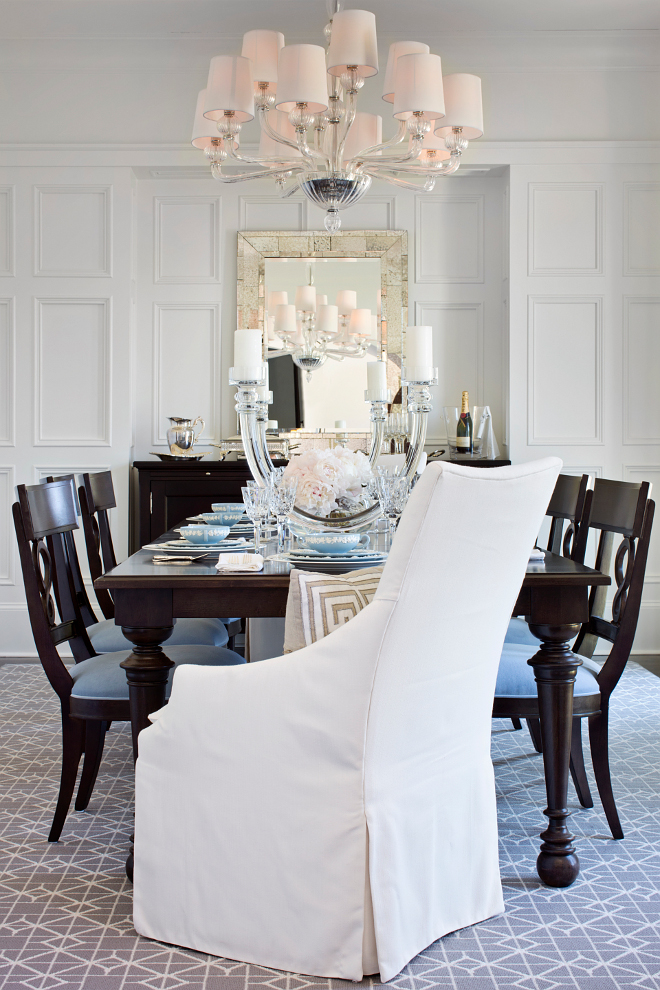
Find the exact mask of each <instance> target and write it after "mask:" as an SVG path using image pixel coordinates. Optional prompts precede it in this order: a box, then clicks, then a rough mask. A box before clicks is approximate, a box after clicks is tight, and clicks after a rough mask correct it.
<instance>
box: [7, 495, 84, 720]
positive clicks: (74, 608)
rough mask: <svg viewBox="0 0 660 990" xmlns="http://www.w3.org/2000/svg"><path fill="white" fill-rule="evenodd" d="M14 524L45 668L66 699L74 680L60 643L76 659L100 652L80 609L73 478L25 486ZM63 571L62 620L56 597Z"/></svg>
mask: <svg viewBox="0 0 660 990" xmlns="http://www.w3.org/2000/svg"><path fill="white" fill-rule="evenodd" d="M16 491H17V494H18V502H15V503H14V505H13V509H12V512H13V517H14V527H15V529H16V539H17V540H18V550H19V556H20V561H21V570H22V572H23V581H24V584H25V595H26V598H27V606H28V615H29V617H30V625H31V627H32V634H33V636H34V641H35V645H36V647H37V652H38V654H39V659H40V660H41V663H42V666H43V668H44V671H45V673H46V676H47V677H48V680H49V681H50V683H51V686H52V687H53V689H54V690H55V691H56V693H57V694H58V695H59V697H60V699H61V700H62V703H63V704H65V702H68V698H69V695H70V694H71V688H72V685H73V681H72V678H71V675H70V674H69V672H68V670H67V669H66V667H65V665H64V664H63V662H62V660H61V658H60V655H59V653H58V652H57V646H59V645H60V644H61V643H67V642H68V643H69V645H70V647H71V652H72V653H73V656H74V659H75V661H76V663H79V662H80V661H81V660H87V659H88V658H89V657H92V656H95V655H96V654H95V651H94V649H93V647H92V644H91V643H90V641H89V637H88V636H87V633H86V631H85V625H84V623H83V621H82V618H81V615H80V610H79V608H78V605H77V602H76V599H75V591H74V585H73V577H72V574H71V568H70V566H69V558H68V553H67V543H66V540H65V536H66V534H67V533H71V532H72V531H73V530H75V529H77V528H78V519H77V516H76V507H75V502H74V499H73V492H72V488H71V483H70V481H55V482H51V483H47V484H42V485H31V486H26V485H19V486H18V487H17V489H16ZM55 574H57V586H58V599H59V612H60V620H61V621H60V622H59V623H58V622H57V617H56V611H55V602H54V600H53V592H54V586H53V581H54V576H55Z"/></svg>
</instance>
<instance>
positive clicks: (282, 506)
mask: <svg viewBox="0 0 660 990" xmlns="http://www.w3.org/2000/svg"><path fill="white" fill-rule="evenodd" d="M297 490H298V479H297V478H287V477H280V478H279V480H276V481H275V483H274V484H273V486H272V488H271V494H270V506H271V509H272V511H273V512H274V513H275V518H276V519H277V552H278V553H282V551H283V550H284V538H285V532H284V530H285V524H286V517H287V516H288V515H289V513H290V512H291V511H292V510H293V506H294V504H295V501H296V492H297Z"/></svg>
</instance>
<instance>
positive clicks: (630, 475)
mask: <svg viewBox="0 0 660 990" xmlns="http://www.w3.org/2000/svg"><path fill="white" fill-rule="evenodd" d="M623 480H624V481H634V482H635V483H636V484H639V482H640V481H649V482H651V484H652V485H653V493H652V495H653V496H655V497H656V501H657V492H658V490H659V489H660V464H624V465H623ZM649 586H654V588H653V591H652V592H651V594H650V595H649V594H647V593H646V592H647V588H649ZM651 596H652V597H653V600H652V601H650V599H651ZM644 598H645V600H646V604H647V605H649V604H654V605H660V535H659V534H658V531H657V529H655V528H654V530H653V532H652V533H651V543H650V546H649V558H648V561H647V565H646V574H645V575H644Z"/></svg>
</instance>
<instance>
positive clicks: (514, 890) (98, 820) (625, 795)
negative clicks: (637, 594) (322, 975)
mask: <svg viewBox="0 0 660 990" xmlns="http://www.w3.org/2000/svg"><path fill="white" fill-rule="evenodd" d="M0 710H1V711H2V723H1V730H0V732H1V738H0V748H1V749H2V763H1V768H0V786H1V788H2V792H1V796H0V811H1V816H0V835H1V837H2V842H1V844H0V859H1V866H0V911H1V920H0V987H3V988H7V990H9V988H16V990H18V988H22V990H129V988H150V990H177V988H180V987H181V988H189V987H190V988H195V990H198V988H199V990H202V988H203V990H257V988H261V987H271V988H273V990H305V988H308V987H309V988H314V990H316V988H319V990H320V988H325V990H339V988H340V987H348V986H354V984H350V983H345V982H344V981H342V980H327V979H315V978H309V977H300V976H296V975H292V974H283V973H281V972H278V971H275V970H270V969H266V968H263V967H258V966H252V965H246V964H243V963H237V962H232V961H231V960H225V959H218V958H215V957H210V956H205V955H202V954H200V953H196V952H192V951H188V950H183V949H178V948H173V947H172V946H165V945H161V944H160V943H156V942H150V941H148V940H147V939H143V938H140V937H139V936H138V935H137V934H136V933H135V931H134V929H133V926H132V922H131V888H130V885H129V884H128V882H127V881H126V879H125V876H124V860H125V856H126V849H127V840H128V836H129V834H130V832H131V826H132V761H131V747H130V737H129V733H128V729H127V727H126V726H121V725H113V726H112V729H111V730H110V733H109V735H108V742H107V745H106V751H105V754H104V759H103V763H102V766H101V772H100V775H99V780H98V783H97V786H96V789H95V793H94V795H93V798H92V801H91V803H90V808H89V810H88V811H87V812H71V814H70V816H69V818H68V820H67V824H66V826H65V830H64V833H63V837H62V840H61V841H60V842H59V843H57V844H54V845H49V844H48V843H47V842H46V841H45V836H46V834H47V832H48V827H49V824H50V819H51V816H52V810H53V808H54V804H55V798H56V795H57V784H58V778H59V712H58V702H57V699H56V698H55V696H54V695H53V693H52V691H51V689H50V687H49V686H48V684H47V682H46V680H45V677H44V675H43V672H42V671H41V668H40V667H38V666H36V665H32V664H8V665H6V666H3V667H2V668H0ZM611 731H612V745H611V751H612V757H613V759H612V764H613V778H614V782H615V793H616V798H617V803H618V807H619V812H620V815H621V820H622V824H623V829H624V832H625V836H626V837H625V839H624V840H623V841H622V842H614V841H613V840H612V838H611V837H610V835H609V832H608V830H607V823H606V821H605V817H604V815H603V813H602V809H601V807H600V803H599V801H598V798H597V795H596V796H595V807H594V809H593V810H592V811H585V810H583V809H580V807H579V805H578V804H577V800H576V798H575V793H574V791H573V789H572V787H571V789H570V791H569V803H570V806H571V810H572V811H573V812H574V814H573V817H572V818H571V827H572V829H573V831H574V833H575V834H576V837H577V842H578V851H579V855H580V861H581V864H582V873H581V876H580V878H579V880H578V881H577V882H576V883H575V884H574V885H573V886H572V887H570V888H568V889H567V890H551V889H550V888H546V887H544V886H543V885H542V884H541V883H540V882H539V881H538V878H537V877H536V872H535V860H536V855H537V851H538V833H539V831H540V830H541V827H542V824H543V819H542V815H541V814H540V809H542V808H543V806H544V788H543V767H542V762H541V758H540V757H539V756H538V755H536V754H535V753H534V752H533V748H532V745H531V741H530V738H529V735H528V733H527V731H526V729H524V730H523V731H522V732H515V731H513V730H512V728H511V723H510V722H507V721H497V722H494V723H493V760H494V763H495V772H496V780H497V791H498V808H499V823H500V847H501V870H502V878H503V884H504V892H505V899H506V908H507V910H506V913H505V914H504V915H502V916H501V917H498V918H493V919H491V920H490V921H487V922H485V923H483V924H481V925H478V926H475V927H473V928H468V929H464V930H463V931H460V932H456V933H454V934H452V935H448V936H446V937H445V938H443V939H440V940H439V941H438V942H436V943H434V944H433V945H432V946H430V947H429V948H428V949H426V950H425V951H424V952H422V953H420V955H419V956H418V957H417V958H416V959H414V960H413V961H412V962H411V963H410V964H409V965H408V966H407V967H406V969H405V970H404V971H403V972H402V973H401V974H400V975H399V976H398V977H396V978H395V979H394V980H392V981H391V982H390V983H389V984H388V986H391V987H395V988H397V990H427V988H428V990H430V988H433V987H447V988H452V990H464V988H469V990H492V988H499V987H516V988H520V990H554V988H560V987H561V988H564V987H571V988H579V990H619V988H624V987H635V988H638V990H658V987H660V759H659V756H660V679H658V678H657V677H655V676H654V675H653V674H651V673H649V672H648V671H646V670H644V669H643V668H641V667H639V666H638V665H637V664H634V663H630V664H629V665H628V668H627V670H626V673H625V675H624V678H623V680H622V682H621V684H620V686H619V688H618V690H617V692H616V693H615V695H614V697H613V701H612V728H611ZM585 735H586V729H585ZM587 748H588V747H587ZM588 772H589V775H590V780H593V777H592V775H591V773H590V768H589V767H588ZM594 792H595V788H594ZM363 985H364V986H380V983H379V981H378V979H377V978H372V979H368V980H365V981H364V983H363Z"/></svg>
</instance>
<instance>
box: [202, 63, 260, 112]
mask: <svg viewBox="0 0 660 990" xmlns="http://www.w3.org/2000/svg"><path fill="white" fill-rule="evenodd" d="M227 113H230V114H232V115H233V119H234V120H235V121H237V122H238V123H241V124H244V123H245V122H246V121H248V120H252V118H253V117H254V91H253V86H252V63H251V62H250V59H249V58H243V56H242V55H216V56H215V57H214V58H212V59H211V65H210V68H209V79H208V82H207V84H206V103H205V106H204V116H205V117H208V118H209V119H210V120H221V119H222V118H223V117H224V116H225V114H227Z"/></svg>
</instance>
